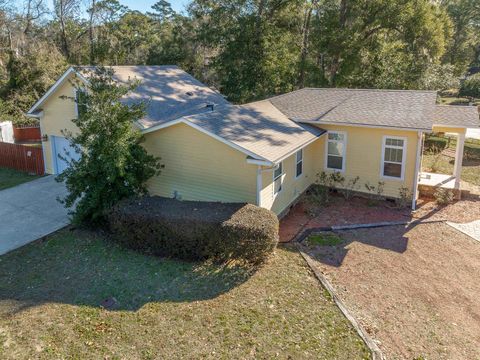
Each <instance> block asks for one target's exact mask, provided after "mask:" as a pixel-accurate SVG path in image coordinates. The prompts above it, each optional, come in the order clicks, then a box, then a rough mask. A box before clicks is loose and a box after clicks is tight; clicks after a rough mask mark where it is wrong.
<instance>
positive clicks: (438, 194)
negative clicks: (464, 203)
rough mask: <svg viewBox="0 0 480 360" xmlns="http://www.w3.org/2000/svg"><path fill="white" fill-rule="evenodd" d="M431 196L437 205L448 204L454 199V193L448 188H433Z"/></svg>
mask: <svg viewBox="0 0 480 360" xmlns="http://www.w3.org/2000/svg"><path fill="white" fill-rule="evenodd" d="M433 197H434V198H435V202H436V203H437V204H439V205H448V204H450V203H452V202H453V200H455V194H454V193H453V191H452V190H450V189H444V188H438V189H437V190H435V192H434V194H433Z"/></svg>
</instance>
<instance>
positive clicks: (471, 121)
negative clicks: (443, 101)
mask: <svg viewBox="0 0 480 360" xmlns="http://www.w3.org/2000/svg"><path fill="white" fill-rule="evenodd" d="M433 123H434V124H436V125H445V126H458V127H466V128H478V127H480V119H479V115H478V108H477V107H476V106H461V105H437V106H436V107H435V114H434V119H433Z"/></svg>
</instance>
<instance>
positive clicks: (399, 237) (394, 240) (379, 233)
mask: <svg viewBox="0 0 480 360" xmlns="http://www.w3.org/2000/svg"><path fill="white" fill-rule="evenodd" d="M412 227H413V225H411V226H408V227H405V226H402V225H398V226H394V227H379V228H370V229H357V230H343V231H339V232H335V234H336V236H338V237H339V238H340V239H341V241H340V242H339V243H338V244H336V245H318V244H315V243H311V242H310V243H309V242H308V239H306V241H304V242H302V245H303V247H304V249H305V250H307V252H308V253H310V254H311V255H313V257H314V258H315V259H317V260H318V261H320V262H321V263H323V264H326V265H329V266H334V267H340V266H342V264H343V261H344V259H345V257H346V256H347V254H348V251H349V245H350V244H351V243H353V242H360V243H363V244H365V245H368V246H372V247H375V248H379V249H382V250H387V251H393V252H396V253H399V254H402V253H404V252H405V251H406V250H407V248H408V236H406V233H407V232H408V231H410V230H411V228H412ZM392 228H394V229H395V230H394V231H392ZM365 232H368V233H369V234H371V235H370V236H358V235H360V234H363V233H365ZM385 233H388V234H389V236H385V235H384V234H385Z"/></svg>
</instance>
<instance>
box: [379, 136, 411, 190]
mask: <svg viewBox="0 0 480 360" xmlns="http://www.w3.org/2000/svg"><path fill="white" fill-rule="evenodd" d="M387 139H394V140H403V147H400V146H392V145H388V147H392V148H396V149H402V150H403V151H402V174H401V177H395V176H386V175H383V172H384V170H385V148H386V142H387ZM406 161H407V138H406V137H403V136H391V135H384V136H383V138H382V162H381V164H380V178H382V179H386V180H396V181H404V180H405V165H406Z"/></svg>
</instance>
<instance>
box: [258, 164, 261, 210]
mask: <svg viewBox="0 0 480 360" xmlns="http://www.w3.org/2000/svg"><path fill="white" fill-rule="evenodd" d="M257 206H258V207H262V166H261V165H258V166H257Z"/></svg>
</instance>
